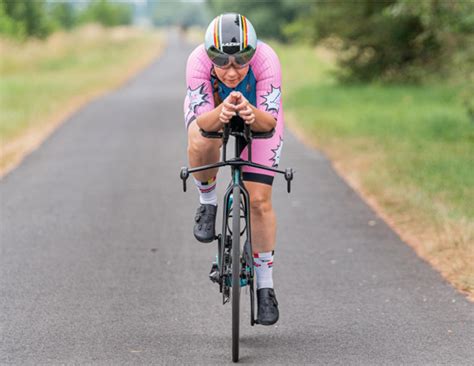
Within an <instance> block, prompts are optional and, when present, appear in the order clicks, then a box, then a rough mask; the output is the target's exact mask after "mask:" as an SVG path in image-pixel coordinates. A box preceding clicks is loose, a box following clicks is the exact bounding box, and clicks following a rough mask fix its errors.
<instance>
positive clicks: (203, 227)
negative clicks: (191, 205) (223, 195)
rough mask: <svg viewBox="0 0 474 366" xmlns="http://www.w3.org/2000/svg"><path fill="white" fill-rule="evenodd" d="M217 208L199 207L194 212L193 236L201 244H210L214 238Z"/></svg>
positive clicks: (210, 206) (212, 206)
mask: <svg viewBox="0 0 474 366" xmlns="http://www.w3.org/2000/svg"><path fill="white" fill-rule="evenodd" d="M216 212H217V206H214V205H201V206H199V208H198V209H197V211H196V217H195V218H194V221H195V222H196V224H195V225H194V236H195V237H196V239H197V240H199V241H200V242H202V243H210V242H211V241H213V240H214V239H215V236H216V229H215V226H216Z"/></svg>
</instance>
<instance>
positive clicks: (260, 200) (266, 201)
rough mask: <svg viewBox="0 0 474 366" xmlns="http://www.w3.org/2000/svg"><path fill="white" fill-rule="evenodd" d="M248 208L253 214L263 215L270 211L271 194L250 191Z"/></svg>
mask: <svg viewBox="0 0 474 366" xmlns="http://www.w3.org/2000/svg"><path fill="white" fill-rule="evenodd" d="M250 209H251V210H252V213H253V215H258V216H263V215H265V214H267V213H269V212H270V211H272V201H271V196H269V195H268V194H266V193H265V192H258V191H256V192H252V193H251V194H250Z"/></svg>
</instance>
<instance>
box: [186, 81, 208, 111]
mask: <svg viewBox="0 0 474 366" xmlns="http://www.w3.org/2000/svg"><path fill="white" fill-rule="evenodd" d="M204 88H205V85H204V83H202V84H201V85H199V86H198V87H196V88H195V89H192V88H191V87H188V100H189V107H188V108H189V110H188V113H187V114H186V120H188V118H189V116H190V114H191V113H196V109H197V108H198V107H200V106H202V105H203V104H206V103H209V101H208V100H207V98H208V96H209V95H208V94H207V93H205V92H204Z"/></svg>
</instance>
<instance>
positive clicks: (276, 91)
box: [252, 42, 281, 131]
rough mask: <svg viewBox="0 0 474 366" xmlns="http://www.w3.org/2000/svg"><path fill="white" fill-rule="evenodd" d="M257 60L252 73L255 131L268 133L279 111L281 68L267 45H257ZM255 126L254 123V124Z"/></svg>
mask: <svg viewBox="0 0 474 366" xmlns="http://www.w3.org/2000/svg"><path fill="white" fill-rule="evenodd" d="M259 48H260V49H259V51H258V60H255V65H254V68H253V70H254V73H255V76H256V78H257V104H256V105H255V107H256V109H257V110H258V111H257V112H256V113H255V117H256V122H257V126H255V127H257V128H259V130H256V129H255V127H254V126H252V129H255V130H256V131H265V129H266V131H268V130H269V129H268V127H270V126H271V127H272V128H273V127H275V126H276V124H277V120H278V119H279V118H280V117H281V116H280V109H281V66H280V61H279V59H278V56H277V55H276V53H275V51H273V49H272V48H271V47H270V46H268V45H267V44H265V43H263V42H261V43H260V44H259ZM254 124H255V123H254ZM270 130H271V128H270Z"/></svg>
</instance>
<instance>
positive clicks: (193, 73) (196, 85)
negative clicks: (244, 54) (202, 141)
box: [184, 45, 214, 128]
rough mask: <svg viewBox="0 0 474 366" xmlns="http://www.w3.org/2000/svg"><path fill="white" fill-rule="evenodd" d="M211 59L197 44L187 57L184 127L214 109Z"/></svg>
mask: <svg viewBox="0 0 474 366" xmlns="http://www.w3.org/2000/svg"><path fill="white" fill-rule="evenodd" d="M210 70H211V61H210V60H209V59H208V57H207V55H206V51H205V50H204V47H203V46H202V45H201V46H198V47H197V48H196V49H195V50H194V51H193V52H192V53H191V55H189V57H188V62H187V65H186V88H187V89H186V97H185V99H184V122H185V124H186V128H187V127H188V126H189V124H190V123H191V122H192V121H194V120H195V119H196V117H197V116H199V115H200V114H202V113H204V112H208V111H210V110H212V109H214V99H213V97H212V87H211V81H210Z"/></svg>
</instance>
